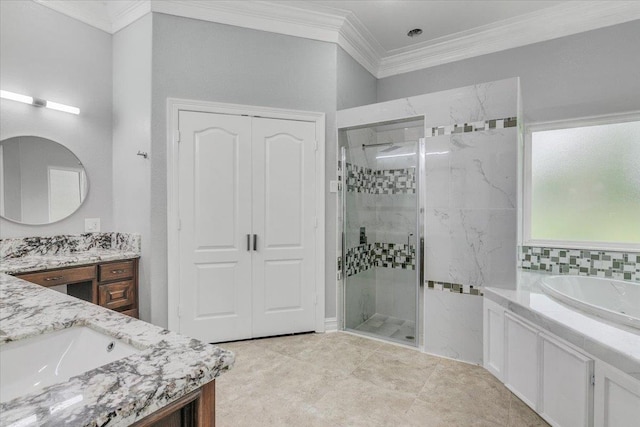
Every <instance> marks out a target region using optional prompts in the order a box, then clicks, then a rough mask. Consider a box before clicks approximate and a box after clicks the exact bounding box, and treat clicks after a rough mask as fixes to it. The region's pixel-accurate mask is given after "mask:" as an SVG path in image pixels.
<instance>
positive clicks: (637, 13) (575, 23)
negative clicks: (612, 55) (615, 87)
mask: <svg viewBox="0 0 640 427" xmlns="http://www.w3.org/2000/svg"><path fill="white" fill-rule="evenodd" d="M636 19H640V2H637V1H596V2H582V1H575V2H574V1H570V2H567V3H563V4H559V5H557V6H553V7H549V8H546V9H541V10H539V11H536V12H532V13H528V14H526V15H521V16H517V17H514V18H511V19H507V20H503V21H499V22H496V23H492V24H489V25H484V26H481V27H477V28H473V29H470V30H467V31H463V32H459V33H455V34H452V35H449V36H446V37H441V38H438V39H434V40H430V41H428V42H424V43H420V44H417V45H412V46H409V47H406V48H402V49H395V50H392V51H389V52H387V55H386V56H383V57H382V58H381V60H380V65H379V67H378V70H377V73H376V77H377V78H384V77H389V76H393V75H396V74H402V73H407V72H410V71H416V70H420V69H424V68H429V67H434V66H437V65H442V64H447V63H450V62H455V61H460V60H463V59H468V58H473V57H476V56H481V55H486V54H489V53H495V52H499V51H502V50H507V49H512V48H516V47H521V46H526V45H529V44H533V43H538V42H543V41H547V40H552V39H556V38H559V37H564V36H569V35H572V34H578V33H582V32H585V31H590V30H595V29H598V28H603V27H608V26H611V25H616V24H622V23H624V22H628V21H633V20H636Z"/></svg>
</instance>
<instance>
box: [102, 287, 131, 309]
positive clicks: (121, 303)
mask: <svg viewBox="0 0 640 427" xmlns="http://www.w3.org/2000/svg"><path fill="white" fill-rule="evenodd" d="M99 294H100V295H99V298H98V304H100V305H101V306H103V307H107V308H110V309H112V310H116V309H118V308H121V307H127V306H133V305H135V303H136V293H135V286H134V282H133V280H127V281H124V282H116V283H109V284H107V285H100V286H99Z"/></svg>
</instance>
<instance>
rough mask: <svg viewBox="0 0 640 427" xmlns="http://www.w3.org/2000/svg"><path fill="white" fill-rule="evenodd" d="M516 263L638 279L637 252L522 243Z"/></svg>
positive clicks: (530, 267)
mask: <svg viewBox="0 0 640 427" xmlns="http://www.w3.org/2000/svg"><path fill="white" fill-rule="evenodd" d="M518 266H519V267H520V268H522V269H523V270H532V271H546V272H549V273H553V274H571V275H580V276H598V277H611V278H613V279H620V280H633V281H636V282H640V253H637V252H613V251H599V250H584V249H563V248H545V247H533V246H522V247H520V250H519V257H518Z"/></svg>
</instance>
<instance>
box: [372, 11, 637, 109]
mask: <svg viewBox="0 0 640 427" xmlns="http://www.w3.org/2000/svg"><path fill="white" fill-rule="evenodd" d="M639 46H640V21H638V20H636V21H632V22H628V23H625V24H621V25H616V26H613V27H607V28H602V29H599V30H594V31H589V32H586V33H581V34H576V35H573V36H568V37H563V38H560V39H555V40H550V41H546V42H542V43H536V44H533V45H529V46H524V47H520V48H516V49H510V50H506V51H503V52H498V53H493V54H490V55H484V56H480V57H477V58H471V59H467V60H464V61H459V62H454V63H451V64H445V65H441V66H437V67H432V68H428V69H425V70H418V71H413V72H410V73H406V74H401V75H397V76H392V77H387V78H384V79H380V80H379V81H378V101H387V100H390V99H397V98H403V97H407V96H411V95H418V94H423V93H429V92H434V91H439V90H445V89H452V88H456V87H461V86H467V85H471V84H474V83H481V82H489V81H494V80H499V79H504V78H508V77H517V76H519V77H520V83H521V87H522V99H523V109H524V115H525V119H527V120H529V121H546V120H554V119H561V118H573V117H581V116H590V115H600V114H609V113H616V112H623V111H630V110H638V109H640V96H638V94H640V54H639V52H640V50H639V49H640V48H639Z"/></svg>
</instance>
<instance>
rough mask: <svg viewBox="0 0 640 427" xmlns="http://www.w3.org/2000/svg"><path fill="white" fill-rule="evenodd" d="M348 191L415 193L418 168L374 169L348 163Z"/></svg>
mask: <svg viewBox="0 0 640 427" xmlns="http://www.w3.org/2000/svg"><path fill="white" fill-rule="evenodd" d="M346 172H347V191H348V192H350V193H368V194H415V192H416V170H415V168H407V169H383V170H373V169H370V168H365V167H362V166H358V165H354V164H351V163H347V171H346Z"/></svg>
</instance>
